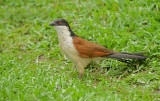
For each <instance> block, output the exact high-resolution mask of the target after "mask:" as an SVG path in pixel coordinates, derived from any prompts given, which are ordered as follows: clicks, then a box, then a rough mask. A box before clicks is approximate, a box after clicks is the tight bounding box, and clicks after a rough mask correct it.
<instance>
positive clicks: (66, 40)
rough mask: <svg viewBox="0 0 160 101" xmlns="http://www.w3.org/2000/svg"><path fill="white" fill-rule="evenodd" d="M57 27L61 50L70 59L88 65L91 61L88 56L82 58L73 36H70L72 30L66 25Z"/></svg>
mask: <svg viewBox="0 0 160 101" xmlns="http://www.w3.org/2000/svg"><path fill="white" fill-rule="evenodd" d="M55 29H56V31H57V34H58V40H59V46H60V49H61V51H62V52H63V53H64V54H65V56H66V57H67V58H68V59H70V60H71V61H72V62H74V63H75V64H77V63H78V62H80V63H81V64H83V65H87V64H88V63H90V62H91V60H90V59H87V58H81V57H80V56H79V55H78V53H77V51H76V49H75V47H74V45H73V43H72V37H71V36H70V31H69V29H68V27H66V26H55Z"/></svg>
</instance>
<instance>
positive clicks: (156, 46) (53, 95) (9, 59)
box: [0, 0, 160, 101]
mask: <svg viewBox="0 0 160 101" xmlns="http://www.w3.org/2000/svg"><path fill="white" fill-rule="evenodd" d="M57 18H64V19H67V21H68V22H69V23H70V25H71V28H72V29H73V31H74V32H75V33H76V34H77V35H79V36H81V37H82V38H85V39H87V40H89V41H92V42H95V43H98V44H101V45H103V46H106V47H108V48H109V49H113V50H115V51H117V52H120V51H122V52H132V53H133V52H141V51H146V52H147V53H146V55H148V56H149V57H150V59H147V60H146V61H144V63H143V64H141V65H139V66H138V67H137V68H135V67H134V66H130V65H127V64H124V63H121V62H118V61H116V60H112V59H106V60H104V61H101V62H100V63H97V64H94V65H93V64H91V65H90V66H89V67H90V68H87V69H85V75H84V76H83V78H82V79H81V80H80V79H79V78H78V71H77V70H76V69H75V65H74V64H73V63H72V62H70V61H69V60H67V59H65V58H64V56H63V54H62V53H61V52H60V49H59V46H58V40H57V34H56V31H55V29H54V28H53V27H50V26H49V25H48V24H49V23H50V22H52V21H53V20H54V19H57ZM93 67H96V68H93ZM0 100H2V101H3V100H5V101H6V100H12V101H13V100H15V101H18V100H19V101H23V100H25V101H33V100H34V101H37V100H38V101H45V100H46V101H48V100H51V101H53V100H60V101H61V100H68V101H71V100H73V101H76V100H81V101H90V100H97V101H99V100H101V101H104V100H108V101H129V100H131V101H158V100H160V1H159V0H80V1H78V0H72V1H71V0H1V1H0Z"/></svg>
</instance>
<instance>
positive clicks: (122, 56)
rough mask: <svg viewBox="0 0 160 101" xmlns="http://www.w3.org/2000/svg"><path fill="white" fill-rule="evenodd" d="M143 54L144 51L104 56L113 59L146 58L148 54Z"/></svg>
mask: <svg viewBox="0 0 160 101" xmlns="http://www.w3.org/2000/svg"><path fill="white" fill-rule="evenodd" d="M143 54H144V53H113V54H111V55H108V56H106V57H107V58H115V59H137V60H144V59H147V58H148V56H144V55H143Z"/></svg>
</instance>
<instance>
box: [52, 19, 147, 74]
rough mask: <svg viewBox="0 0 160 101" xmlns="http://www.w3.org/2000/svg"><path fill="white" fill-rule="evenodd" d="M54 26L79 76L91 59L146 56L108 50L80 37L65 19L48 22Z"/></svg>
mask: <svg viewBox="0 0 160 101" xmlns="http://www.w3.org/2000/svg"><path fill="white" fill-rule="evenodd" d="M49 25H50V26H54V28H55V29H56V31H57V34H58V41H59V46H60V49H61V51H62V52H63V53H64V54H65V56H66V57H67V58H68V59H70V60H71V61H72V62H74V63H75V64H76V65H77V67H78V70H79V76H80V77H81V75H82V74H83V73H84V68H85V67H86V66H87V65H88V64H89V63H90V62H92V61H96V60H103V59H106V58H113V59H137V60H142V59H146V58H148V57H147V56H144V55H143V54H141V53H121V52H115V51H113V50H109V49H107V48H106V47H104V46H101V45H98V44H96V43H93V42H90V41H87V40H85V39H82V38H81V37H79V36H78V35H76V34H75V33H74V32H73V31H72V30H71V28H70V26H69V24H68V22H67V21H66V20H65V19H56V20H54V21H53V22H51V23H50V24H49Z"/></svg>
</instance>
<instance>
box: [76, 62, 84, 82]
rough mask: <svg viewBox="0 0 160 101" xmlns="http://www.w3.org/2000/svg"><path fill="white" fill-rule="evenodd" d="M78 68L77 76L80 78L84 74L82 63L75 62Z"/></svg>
mask: <svg viewBox="0 0 160 101" xmlns="http://www.w3.org/2000/svg"><path fill="white" fill-rule="evenodd" d="M77 67H78V70H79V78H80V79H81V77H82V76H83V74H84V66H83V65H82V64H80V63H79V64H77Z"/></svg>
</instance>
